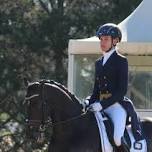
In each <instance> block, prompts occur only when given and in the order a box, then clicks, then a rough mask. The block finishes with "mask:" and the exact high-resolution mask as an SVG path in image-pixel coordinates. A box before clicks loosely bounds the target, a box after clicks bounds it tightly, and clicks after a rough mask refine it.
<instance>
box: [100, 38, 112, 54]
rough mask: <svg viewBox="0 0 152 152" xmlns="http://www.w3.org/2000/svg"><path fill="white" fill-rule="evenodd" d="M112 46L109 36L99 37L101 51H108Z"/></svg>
mask: <svg viewBox="0 0 152 152" xmlns="http://www.w3.org/2000/svg"><path fill="white" fill-rule="evenodd" d="M111 47H112V38H111V36H101V37H100V48H101V50H102V51H103V52H106V51H108V50H109V49H110V48H111Z"/></svg>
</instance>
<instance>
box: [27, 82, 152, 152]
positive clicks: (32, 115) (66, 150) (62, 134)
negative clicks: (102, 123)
mask: <svg viewBox="0 0 152 152" xmlns="http://www.w3.org/2000/svg"><path fill="white" fill-rule="evenodd" d="M26 85H27V91H26V96H25V102H26V104H27V109H28V112H27V115H28V119H27V125H28V132H29V134H31V137H33V138H35V139H37V140H40V137H41V136H40V135H41V134H38V133H37V134H36V133H34V130H35V132H40V133H42V132H43V131H44V130H45V127H46V126H47V125H48V124H49V123H50V124H51V127H52V135H51V140H50V142H49V147H48V152H99V151H100V152H102V150H101V143H100V141H101V140H100V135H99V131H98V126H97V122H96V119H95V116H94V114H93V113H92V112H83V106H82V104H80V101H79V100H78V99H77V98H76V97H75V96H74V95H73V94H71V93H70V92H69V91H68V90H67V89H66V88H65V87H64V86H63V85H61V84H59V83H56V82H54V81H46V80H42V81H36V82H32V83H29V82H27V81H26ZM142 127H143V131H144V134H145V137H146V140H147V143H148V152H150V151H152V142H151V141H152V131H151V128H152V120H146V119H145V120H142ZM33 134H34V135H33ZM115 152H119V151H115Z"/></svg>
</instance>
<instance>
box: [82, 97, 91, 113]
mask: <svg viewBox="0 0 152 152" xmlns="http://www.w3.org/2000/svg"><path fill="white" fill-rule="evenodd" d="M81 105H82V107H83V110H84V111H85V110H86V108H87V107H88V106H89V100H87V99H85V100H83V101H82V102H81Z"/></svg>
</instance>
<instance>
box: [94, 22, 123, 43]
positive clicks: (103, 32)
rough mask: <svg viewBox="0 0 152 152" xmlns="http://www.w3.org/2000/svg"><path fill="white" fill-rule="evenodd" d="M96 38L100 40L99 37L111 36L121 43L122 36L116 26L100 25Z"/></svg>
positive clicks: (109, 24) (110, 24) (111, 24)
mask: <svg viewBox="0 0 152 152" xmlns="http://www.w3.org/2000/svg"><path fill="white" fill-rule="evenodd" d="M96 36H97V37H98V38H99V39H100V37H101V36H111V37H112V38H117V37H118V38H119V42H120V41H121V38H122V34H121V31H120V29H119V28H118V26H117V25H116V24H113V23H107V24H104V25H101V26H100V27H99V29H98V31H97V33H96Z"/></svg>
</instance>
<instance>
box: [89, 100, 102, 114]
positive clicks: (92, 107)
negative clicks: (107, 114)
mask: <svg viewBox="0 0 152 152" xmlns="http://www.w3.org/2000/svg"><path fill="white" fill-rule="evenodd" d="M89 110H90V111H93V112H96V111H101V110H102V105H101V104H100V102H99V101H98V102H95V103H92V104H91V105H90V106H89Z"/></svg>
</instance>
